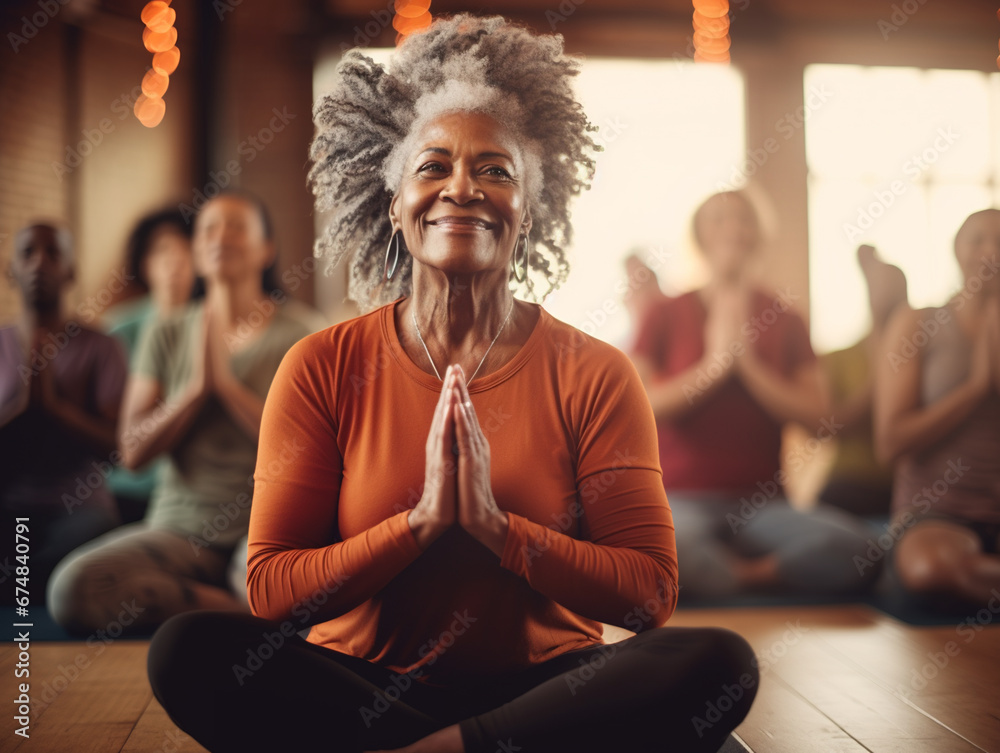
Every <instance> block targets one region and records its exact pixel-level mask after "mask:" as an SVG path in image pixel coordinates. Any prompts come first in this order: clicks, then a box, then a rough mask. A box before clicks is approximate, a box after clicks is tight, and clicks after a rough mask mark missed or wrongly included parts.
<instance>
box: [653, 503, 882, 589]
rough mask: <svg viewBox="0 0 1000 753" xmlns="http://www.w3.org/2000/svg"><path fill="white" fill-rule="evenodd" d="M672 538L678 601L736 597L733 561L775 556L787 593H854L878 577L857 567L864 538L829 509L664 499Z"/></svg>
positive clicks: (856, 523)
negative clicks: (670, 516)
mask: <svg viewBox="0 0 1000 753" xmlns="http://www.w3.org/2000/svg"><path fill="white" fill-rule="evenodd" d="M667 497H668V499H669V500H670V508H671V510H672V511H673V516H674V527H675V528H676V531H677V558H678V568H679V570H680V585H681V597H687V598H720V597H728V596H732V595H735V594H736V593H737V591H738V583H737V582H736V577H735V574H734V572H733V559H734V557H742V558H747V559H753V558H757V557H764V556H767V555H774V556H775V557H776V558H777V564H778V576H779V582H778V584H777V587H778V588H779V589H780V590H781V591H782V592H785V593H794V594H803V595H827V594H848V593H855V592H858V591H861V590H863V589H865V588H867V587H868V586H869V585H870V584H871V582H872V580H873V579H874V578H875V577H876V576H877V575H878V568H877V567H868V568H863V572H860V571H859V568H858V567H857V564H856V560H855V559H854V558H855V556H859V557H862V558H864V557H865V550H866V547H867V537H868V536H869V535H870V531H869V529H868V527H867V526H866V525H865V523H864V522H863V521H861V520H859V519H857V518H855V517H853V516H852V515H850V514H848V513H846V512H844V511H843V510H838V509H836V508H834V507H830V506H827V505H817V506H816V507H814V508H812V509H810V510H806V511H800V510H796V509H795V508H793V507H792V506H791V505H789V504H788V501H787V500H785V499H783V498H780V497H779V498H776V499H770V500H768V501H766V502H765V503H763V504H761V505H759V506H755V505H754V504H753V503H752V502H750V501H749V497H743V498H737V499H734V498H731V497H722V496H715V495H712V496H707V495H706V496H700V495H695V494H689V493H685V492H680V491H675V492H670V491H668V492H667Z"/></svg>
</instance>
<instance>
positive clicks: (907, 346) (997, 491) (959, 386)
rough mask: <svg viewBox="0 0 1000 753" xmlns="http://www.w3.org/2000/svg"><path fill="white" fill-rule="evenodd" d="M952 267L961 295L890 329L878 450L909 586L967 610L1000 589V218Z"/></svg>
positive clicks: (987, 224)
mask: <svg viewBox="0 0 1000 753" xmlns="http://www.w3.org/2000/svg"><path fill="white" fill-rule="evenodd" d="M955 258H956V259H957V260H958V265H959V267H960V268H961V270H962V277H963V280H964V285H963V287H962V291H961V292H960V293H958V294H957V295H955V296H954V297H953V298H952V299H951V300H950V301H949V302H948V303H947V304H946V305H944V306H942V307H940V308H927V309H918V310H912V309H909V308H905V309H903V310H901V311H900V312H899V313H897V315H896V316H895V317H894V318H893V319H892V320H891V321H890V324H889V329H888V331H887V333H886V338H885V341H884V342H885V346H886V354H885V355H886V357H885V358H884V359H882V360H881V361H880V364H881V365H880V370H879V374H878V382H877V385H876V388H877V395H876V396H877V400H876V403H875V405H876V412H875V441H876V449H877V450H878V452H879V454H880V455H881V457H882V458H883V460H884V461H886V462H894V463H895V464H896V478H895V486H894V490H893V525H894V528H895V530H897V531H899V532H901V533H900V539H899V541H898V543H897V544H896V547H895V564H896V570H897V572H898V574H899V578H900V580H901V582H902V584H903V586H904V588H906V589H907V590H909V591H910V592H912V593H914V594H916V595H918V596H920V597H925V598H926V600H927V601H928V602H929V603H930V604H931V605H937V606H948V607H951V606H957V605H961V606H962V607H963V608H968V606H969V605H974V606H975V605H978V606H980V607H982V606H985V605H986V604H987V603H991V602H992V600H994V599H995V598H996V597H997V590H998V589H1000V551H998V550H1000V274H998V273H997V260H998V258H1000V210H998V209H986V210H983V211H981V212H976V213H974V214H972V215H970V216H969V217H968V218H967V219H966V220H965V222H964V223H963V224H962V227H961V228H960V229H959V231H958V234H957V235H956V236H955Z"/></svg>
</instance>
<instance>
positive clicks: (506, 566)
mask: <svg viewBox="0 0 1000 753" xmlns="http://www.w3.org/2000/svg"><path fill="white" fill-rule="evenodd" d="M575 71H576V62H575V61H573V60H571V59H569V58H566V57H565V56H564V55H563V54H562V40H561V39H560V38H559V37H552V36H534V35H532V34H531V33H529V32H528V31H526V30H524V29H521V28H518V27H515V26H512V25H510V24H508V23H507V22H505V21H504V20H503V19H501V18H486V19H479V18H475V17H472V16H466V15H462V16H457V17H455V18H454V19H450V20H439V21H437V22H436V23H435V24H434V25H433V26H432V27H431V28H430V29H429V30H428V31H426V32H422V33H417V34H414V35H413V36H412V37H410V38H409V39H407V40H406V41H405V42H404V43H403V44H402V46H401V47H400V49H399V51H398V58H397V59H396V60H395V61H394V62H393V63H392V64H391V65H390V68H389V70H388V71H387V70H386V69H384V68H383V67H381V66H378V65H376V64H375V63H373V62H372V61H370V60H368V59H366V58H364V57H362V56H361V55H360V54H357V53H352V54H348V55H347V56H346V58H345V61H344V63H343V65H342V67H341V79H340V82H339V84H338V86H337V87H336V88H335V89H334V91H333V92H332V93H330V94H329V95H328V96H326V97H324V98H323V99H321V101H320V102H319V103H318V104H317V106H316V109H315V115H316V120H317V125H318V126H319V131H318V135H317V137H316V140H315V142H314V144H313V157H314V159H315V165H314V167H313V170H312V172H311V178H312V183H313V188H314V190H315V192H316V194H317V198H318V204H319V206H320V207H325V208H332V209H333V214H334V217H333V221H332V223H331V225H330V231H329V233H328V234H327V235H326V236H325V238H324V239H323V240H322V241H321V243H320V250H321V251H322V252H326V253H327V254H328V255H329V256H330V258H331V259H332V260H333V261H337V260H339V259H341V258H343V257H346V256H348V255H350V256H351V257H352V269H351V271H352V290H353V293H354V295H355V297H356V298H358V299H359V300H360V301H362V302H363V303H365V304H368V305H372V304H375V303H383V304H384V305H382V306H381V307H379V308H376V309H375V310H374V311H371V312H370V313H368V314H366V315H364V316H361V317H359V318H357V319H353V320H351V321H347V322H343V323H341V324H339V325H337V326H334V327H331V328H329V329H327V330H325V331H323V332H320V333H317V334H316V335H313V336H310V337H307V338H305V339H304V340H302V341H301V342H300V343H299V344H298V345H296V346H295V347H294V348H293V349H292V350H291V351H290V352H289V353H288V355H287V356H286V358H285V359H284V361H283V362H282V366H281V368H280V369H279V371H278V374H277V375H276V376H275V380H274V384H273V385H272V388H271V391H270V392H269V393H268V397H267V402H266V405H265V407H264V414H263V419H262V423H261V431H260V437H261V447H260V452H259V455H258V462H257V472H256V475H255V478H256V486H255V493H254V501H253V509H252V513H251V521H250V541H249V560H248V576H247V585H248V597H249V600H250V605H251V608H252V609H253V611H254V614H255V616H253V617H250V616H241V615H233V614H223V613H201V614H196V615H189V616H181V617H178V618H175V619H173V620H171V621H170V622H169V623H167V624H165V625H164V626H163V628H162V629H161V630H160V631H159V632H158V633H157V635H156V636H155V638H154V640H153V644H152V646H151V648H150V660H149V662H150V663H149V669H150V680H151V682H152V685H153V688H154V690H155V692H156V694H157V697H158V698H159V699H160V701H161V702H162V704H163V706H164V708H166V709H167V711H168V713H169V714H170V716H171V718H172V719H174V721H175V722H176V723H177V724H178V725H179V726H180V727H182V728H183V729H184V730H185V731H187V732H188V733H189V734H191V735H192V736H193V737H194V738H196V739H197V740H198V741H199V742H200V743H202V744H203V745H205V746H206V747H208V748H210V749H211V750H213V751H230V750H232V751H237V750H239V751H244V750H277V749H282V750H284V749H289V748H292V747H297V746H304V747H308V748H310V749H321V748H322V749H327V750H330V749H332V750H341V751H352V752H360V751H375V750H386V749H395V750H402V751H406V752H407V753H419V752H420V751H437V752H438V753H441V752H442V751H443V752H445V753H463V752H465V751H468V752H469V753H473V752H476V753H492V751H494V750H496V749H497V747H498V745H500V746H501V747H503V746H505V745H506V746H507V747H509V748H511V749H523V750H525V751H546V752H547V753H552V752H555V751H574V753H581V752H582V753H587V752H588V751H595V752H596V751H608V750H653V749H656V748H657V747H659V746H664V745H666V744H668V742H669V744H670V745H672V746H674V747H675V749H679V750H685V751H714V750H717V749H718V747H719V745H720V744H721V742H722V741H723V740H724V739H725V738H726V736H727V735H728V733H729V732H730V731H731V730H732V729H733V728H734V727H735V726H736V725H737V724H739V722H740V721H741V720H742V719H743V717H744V716H745V714H746V712H747V710H748V708H749V706H750V702H751V700H752V698H753V692H754V689H755V687H756V683H757V672H756V668H755V664H754V663H753V653H752V651H751V650H750V648H749V646H747V644H746V643H745V642H744V641H743V640H742V639H741V638H740V637H739V636H737V635H735V634H733V633H730V632H728V631H724V630H714V629H684V628H666V627H663V625H664V623H666V621H667V619H668V618H669V617H670V614H671V613H672V612H673V609H674V605H675V604H676V601H677V560H676V552H675V546H674V530H673V523H672V519H671V513H670V508H669V506H668V504H667V499H666V496H665V494H664V491H663V482H662V477H661V473H660V468H659V463H658V461H657V449H656V434H655V426H654V422H653V416H652V412H651V409H650V406H649V402H648V400H647V398H646V395H645V393H644V391H643V387H642V384H641V382H640V381H639V378H638V375H637V374H636V372H635V369H634V368H633V367H632V366H631V363H630V362H629V361H628V359H627V358H626V357H625V356H624V355H623V354H622V353H621V352H619V351H617V350H615V349H614V348H612V347H611V346H609V345H606V344H605V343H602V342H600V341H598V340H595V339H593V338H590V337H587V336H585V335H583V334H582V333H580V332H579V331H577V330H575V329H573V328H572V327H569V326H568V325H566V324H563V323H562V322H559V321H557V320H556V319H554V318H553V317H552V316H551V315H549V314H548V313H547V312H546V311H545V310H544V309H543V308H542V307H541V306H540V305H538V304H536V303H533V302H526V301H519V300H515V298H514V295H513V293H514V290H515V289H516V288H518V287H519V286H521V285H522V284H523V288H522V289H523V290H525V291H526V292H528V293H530V294H534V295H536V296H537V295H539V293H541V294H544V293H545V292H547V291H548V290H549V289H551V288H553V287H555V286H556V285H558V284H559V282H561V281H562V279H564V278H565V275H566V272H567V270H568V264H567V261H566V258H565V254H564V252H563V243H564V242H565V241H566V239H567V238H568V236H569V232H570V228H569V208H568V202H569V199H570V198H571V197H572V196H573V195H575V194H576V193H578V192H579V191H580V190H581V189H582V188H583V187H584V186H585V185H586V178H587V175H588V174H589V172H590V171H591V170H592V166H593V163H592V161H591V158H590V154H591V152H592V151H593V147H594V144H593V142H592V141H591V139H590V136H589V135H588V129H589V124H588V121H587V119H586V117H585V116H584V115H583V113H582V110H581V108H580V106H579V105H578V104H577V103H576V101H575V100H574V99H573V97H572V95H571V90H570V87H569V79H570V77H571V76H572V75H573V74H574V73H575ZM376 181H377V182H376ZM372 364H378V369H376V370H374V371H373V369H372ZM446 365H447V366H446ZM292 441H294V442H296V443H297V445H296V446H297V448H298V449H297V451H296V452H295V453H294V454H289V455H288V457H287V458H286V459H285V461H284V462H278V461H279V460H280V459H281V458H282V451H283V449H285V447H286V446H287V444H288V443H289V442H292ZM303 607H306V609H303ZM601 623H613V624H617V625H619V626H621V627H626V626H634V627H636V628H638V629H641V630H643V632H642V633H641V634H640V635H637V636H634V637H631V638H629V639H627V640H624V641H621V642H619V643H615V644H613V647H608V646H605V645H604V637H603V635H602V632H603V629H602V624H601ZM310 626H311V630H310V632H309V636H308V639H303V638H300V637H299V636H297V635H296V634H295V633H296V632H297V631H299V630H301V629H303V628H305V627H310ZM263 636H269V637H268V639H267V640H268V645H267V647H266V648H267V649H268V650H267V651H266V660H265V656H264V653H263V652H261V651H259V650H258V649H259V648H261V646H262V644H261V640H262V637H263ZM271 636H278V638H279V639H280V640H278V641H276V642H271ZM285 636H289V637H288V639H287V640H285V639H284V638H285ZM272 649H273V650H272ZM248 657H253V658H254V659H255V661H254V663H253V666H251V665H250V663H249V661H248ZM258 657H260V658H259V660H257V658H258ZM236 670H238V671H236ZM194 677H197V678H198V681H197V682H196V683H192V681H191V680H192V678H194ZM734 685H736V686H742V687H744V688H746V689H747V692H746V693H745V694H741V697H740V698H739V699H738V700H737V701H734V703H733V704H732V706H731V707H729V709H728V710H727V712H726V713H725V714H723V715H721V716H720V718H719V719H718V720H716V721H715V722H713V723H712V724H710V725H708V728H707V729H706V728H705V727H702V726H697V725H694V724H693V723H692V721H691V720H692V719H694V718H695V717H697V716H699V714H702V713H703V710H704V708H705V706H706V704H707V703H709V702H711V701H712V700H713V699H716V698H718V696H719V693H720V691H721V689H722V688H724V687H729V686H734ZM279 710H280V711H279Z"/></svg>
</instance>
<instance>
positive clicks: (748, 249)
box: [695, 193, 760, 281]
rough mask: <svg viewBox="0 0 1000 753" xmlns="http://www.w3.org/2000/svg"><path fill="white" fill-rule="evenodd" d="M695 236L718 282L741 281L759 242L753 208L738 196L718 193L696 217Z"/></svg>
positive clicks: (758, 229)
mask: <svg viewBox="0 0 1000 753" xmlns="http://www.w3.org/2000/svg"><path fill="white" fill-rule="evenodd" d="M695 236H696V238H697V239H698V244H699V246H700V247H701V250H702V253H703V254H704V256H705V261H707V262H708V266H709V267H710V268H711V270H712V276H713V277H714V278H715V279H718V280H728V281H732V280H735V279H738V278H739V277H740V275H741V274H742V272H743V270H744V269H745V267H746V264H747V262H748V261H749V259H750V258H751V257H752V256H753V253H754V251H756V249H757V246H758V245H759V243H760V226H759V225H758V222H757V214H756V213H755V212H754V210H753V207H751V206H750V204H749V203H748V202H747V200H746V199H744V198H743V197H742V196H740V195H738V194H731V193H730V194H717V195H715V196H713V197H711V198H710V199H708V201H706V202H705V204H704V205H703V206H702V207H701V209H700V210H699V211H698V214H697V216H696V218H695Z"/></svg>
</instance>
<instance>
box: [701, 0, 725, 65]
mask: <svg viewBox="0 0 1000 753" xmlns="http://www.w3.org/2000/svg"><path fill="white" fill-rule="evenodd" d="M692 4H693V5H694V14H693V16H692V24H693V26H694V37H693V41H694V59H695V60H696V61H698V62H702V63H728V62H729V41H730V40H729V0H693V2H692Z"/></svg>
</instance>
